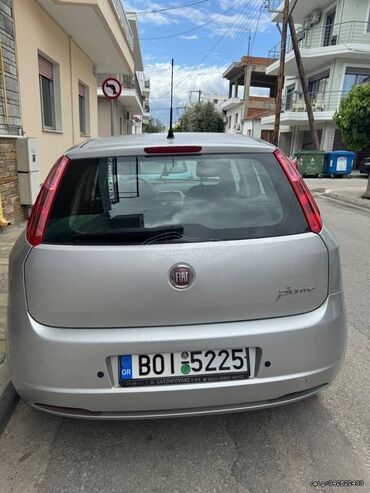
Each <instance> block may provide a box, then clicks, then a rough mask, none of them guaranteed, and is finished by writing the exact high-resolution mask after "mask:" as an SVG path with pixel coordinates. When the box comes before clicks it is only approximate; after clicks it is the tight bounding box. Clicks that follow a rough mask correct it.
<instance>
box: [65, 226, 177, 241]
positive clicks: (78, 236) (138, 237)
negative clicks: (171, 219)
mask: <svg viewBox="0 0 370 493" xmlns="http://www.w3.org/2000/svg"><path fill="white" fill-rule="evenodd" d="M183 233H184V227H183V226H181V225H179V226H177V225H176V226H173V225H169V226H159V227H157V228H119V229H118V228H117V229H109V230H107V231H95V232H82V231H78V232H76V233H73V234H72V241H73V242H76V243H90V242H94V241H96V242H103V243H105V242H107V243H117V242H122V241H124V242H133V241H135V242H136V241H142V242H145V241H146V240H151V242H153V240H155V239H158V241H163V240H166V239H170V238H181V236H182V235H183Z"/></svg>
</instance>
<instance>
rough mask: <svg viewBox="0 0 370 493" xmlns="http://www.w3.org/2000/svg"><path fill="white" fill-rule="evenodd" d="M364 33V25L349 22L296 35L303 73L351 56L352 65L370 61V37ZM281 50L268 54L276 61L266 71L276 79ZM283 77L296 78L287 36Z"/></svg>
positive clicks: (366, 27)
mask: <svg viewBox="0 0 370 493" xmlns="http://www.w3.org/2000/svg"><path fill="white" fill-rule="evenodd" d="M367 29H368V23H367V22H362V21H349V22H342V23H339V24H333V26H332V28H331V29H325V26H319V27H314V28H310V29H301V30H299V31H297V36H298V40H299V47H300V51H301V55H302V59H303V62H304V66H305V70H306V72H309V71H310V70H313V69H315V68H316V67H317V65H319V64H320V65H321V64H325V63H327V64H330V63H331V62H332V61H333V58H346V57H348V56H350V57H351V60H353V61H355V60H364V59H370V33H369V32H368V31H367ZM280 46H281V44H280V43H279V44H277V45H276V46H274V47H273V48H272V49H271V50H270V51H269V58H272V59H274V60H276V61H275V62H274V63H273V64H271V65H270V66H269V67H267V69H266V73H267V74H270V75H276V74H277V73H278V69H279V58H280ZM285 75H286V76H297V75H298V71H297V63H296V59H295V56H294V51H293V45H292V40H291V37H290V36H288V38H287V46H286V59H285Z"/></svg>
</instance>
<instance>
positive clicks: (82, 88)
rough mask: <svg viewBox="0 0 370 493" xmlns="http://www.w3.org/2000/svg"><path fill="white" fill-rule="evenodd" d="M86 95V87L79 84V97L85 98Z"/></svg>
mask: <svg viewBox="0 0 370 493" xmlns="http://www.w3.org/2000/svg"><path fill="white" fill-rule="evenodd" d="M85 93H86V87H85V86H84V85H83V84H81V83H80V82H79V83H78V95H79V96H82V97H83V98H84V97H85Z"/></svg>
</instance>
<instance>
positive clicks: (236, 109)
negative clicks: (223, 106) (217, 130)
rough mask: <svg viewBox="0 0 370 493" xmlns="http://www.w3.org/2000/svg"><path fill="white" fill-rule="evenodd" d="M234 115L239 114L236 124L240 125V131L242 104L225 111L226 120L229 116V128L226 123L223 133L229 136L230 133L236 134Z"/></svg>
mask: <svg viewBox="0 0 370 493" xmlns="http://www.w3.org/2000/svg"><path fill="white" fill-rule="evenodd" d="M236 113H238V114H239V118H238V123H239V124H240V129H242V118H243V103H241V104H240V105H238V106H235V107H234V108H231V109H230V110H227V112H226V116H227V118H229V116H231V127H230V128H229V124H228V123H226V125H225V133H227V134H230V133H231V134H235V133H237V132H236V130H235V129H234V124H235V115H236ZM240 131H241V130H240Z"/></svg>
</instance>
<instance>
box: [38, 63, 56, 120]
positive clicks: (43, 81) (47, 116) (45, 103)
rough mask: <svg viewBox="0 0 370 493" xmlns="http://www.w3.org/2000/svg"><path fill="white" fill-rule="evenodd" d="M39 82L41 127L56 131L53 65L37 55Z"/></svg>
mask: <svg viewBox="0 0 370 493" xmlns="http://www.w3.org/2000/svg"><path fill="white" fill-rule="evenodd" d="M38 64H39V80H40V97H41V115H42V125H43V128H45V129H50V130H55V129H56V118H55V80H54V65H53V63H52V62H50V61H49V60H47V59H46V58H45V57H43V56H41V55H39V57H38Z"/></svg>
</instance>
